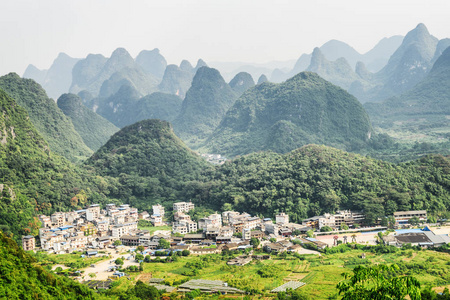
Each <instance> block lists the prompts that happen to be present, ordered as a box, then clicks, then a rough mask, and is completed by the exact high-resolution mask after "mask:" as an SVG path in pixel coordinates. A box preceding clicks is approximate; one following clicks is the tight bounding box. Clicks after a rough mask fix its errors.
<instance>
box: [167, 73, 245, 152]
mask: <svg viewBox="0 0 450 300" xmlns="http://www.w3.org/2000/svg"><path fill="white" fill-rule="evenodd" d="M236 98H237V96H236V94H235V93H234V92H233V90H232V89H231V87H230V86H229V85H228V84H227V83H226V82H225V80H224V79H223V78H222V76H221V75H220V73H219V71H217V70H216V69H212V68H208V67H202V68H200V69H199V70H198V71H197V73H196V74H195V77H194V80H193V81H192V86H191V88H190V89H189V91H188V92H187V94H186V98H185V99H184V101H183V105H182V107H181V112H180V114H179V116H178V117H177V118H176V119H175V120H174V121H173V126H174V129H175V132H176V133H177V135H178V136H179V137H180V138H181V139H182V140H183V141H185V142H186V144H188V145H189V146H191V147H194V148H195V147H196V146H199V143H200V142H201V141H203V140H205V139H206V138H207V137H208V136H209V135H210V134H211V133H212V132H213V130H214V128H216V127H217V125H219V123H220V121H221V120H222V118H223V117H224V115H225V113H226V112H227V110H228V109H229V108H230V107H231V106H232V105H233V103H234V101H235V100H236Z"/></svg>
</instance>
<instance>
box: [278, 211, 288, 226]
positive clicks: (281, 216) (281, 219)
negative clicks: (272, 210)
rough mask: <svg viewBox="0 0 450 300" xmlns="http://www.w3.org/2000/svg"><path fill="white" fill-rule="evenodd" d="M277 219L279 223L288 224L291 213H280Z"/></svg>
mask: <svg viewBox="0 0 450 300" xmlns="http://www.w3.org/2000/svg"><path fill="white" fill-rule="evenodd" d="M275 220H276V222H275V223H277V224H282V225H286V224H288V223H289V215H287V214H285V213H279V214H277V215H276V216H275Z"/></svg>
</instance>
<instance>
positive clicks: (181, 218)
mask: <svg viewBox="0 0 450 300" xmlns="http://www.w3.org/2000/svg"><path fill="white" fill-rule="evenodd" d="M173 218H174V220H175V221H176V222H179V221H190V220H191V216H190V215H187V214H185V213H183V212H179V211H177V212H175V213H174V214H173Z"/></svg>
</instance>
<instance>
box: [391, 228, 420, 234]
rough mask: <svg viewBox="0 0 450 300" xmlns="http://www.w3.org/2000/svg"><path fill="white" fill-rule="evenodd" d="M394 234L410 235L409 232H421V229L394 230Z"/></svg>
mask: <svg viewBox="0 0 450 300" xmlns="http://www.w3.org/2000/svg"><path fill="white" fill-rule="evenodd" d="M395 232H396V233H397V234H402V233H410V232H422V229H418V228H415V229H397V230H395Z"/></svg>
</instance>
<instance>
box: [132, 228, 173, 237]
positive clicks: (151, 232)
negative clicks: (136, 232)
mask: <svg viewBox="0 0 450 300" xmlns="http://www.w3.org/2000/svg"><path fill="white" fill-rule="evenodd" d="M138 229H140V230H148V231H150V234H151V235H153V233H154V232H155V231H159V230H170V231H172V227H171V226H159V227H154V226H138Z"/></svg>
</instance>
